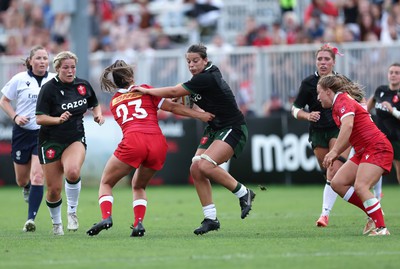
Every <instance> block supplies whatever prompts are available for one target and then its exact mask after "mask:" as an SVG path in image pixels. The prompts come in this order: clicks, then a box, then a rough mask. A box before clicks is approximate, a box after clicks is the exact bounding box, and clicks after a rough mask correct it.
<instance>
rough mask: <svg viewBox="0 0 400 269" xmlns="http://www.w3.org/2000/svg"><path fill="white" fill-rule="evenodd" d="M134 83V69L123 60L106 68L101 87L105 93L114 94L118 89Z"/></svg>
mask: <svg viewBox="0 0 400 269" xmlns="http://www.w3.org/2000/svg"><path fill="white" fill-rule="evenodd" d="M133 82H134V72H133V67H132V66H130V65H128V64H126V63H125V62H124V61H123V60H116V61H115V62H114V63H113V64H112V65H110V66H108V67H106V68H105V69H104V71H103V73H102V74H101V76H100V87H101V89H102V90H103V91H105V92H111V93H113V92H115V90H116V89H117V88H119V89H122V88H126V87H128V86H129V85H130V84H131V83H133Z"/></svg>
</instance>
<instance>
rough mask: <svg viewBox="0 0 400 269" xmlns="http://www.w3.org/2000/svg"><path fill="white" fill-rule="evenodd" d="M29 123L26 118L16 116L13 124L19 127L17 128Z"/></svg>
mask: <svg viewBox="0 0 400 269" xmlns="http://www.w3.org/2000/svg"><path fill="white" fill-rule="evenodd" d="M28 122H29V118H28V117H26V116H20V115H18V116H16V117H15V124H17V125H19V126H23V125H25V124H27V123H28Z"/></svg>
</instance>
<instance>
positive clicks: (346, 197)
mask: <svg viewBox="0 0 400 269" xmlns="http://www.w3.org/2000/svg"><path fill="white" fill-rule="evenodd" d="M349 196H350V197H349ZM343 199H344V200H345V201H347V202H349V203H350V204H353V205H355V206H356V207H358V208H360V209H361V210H362V211H364V212H365V214H367V215H368V212H367V211H366V210H365V208H364V205H363V202H362V201H361V199H360V197H358V195H357V194H356V192H355V191H354V188H353V187H350V189H349V190H348V191H347V193H346V194H345V195H344V196H343Z"/></svg>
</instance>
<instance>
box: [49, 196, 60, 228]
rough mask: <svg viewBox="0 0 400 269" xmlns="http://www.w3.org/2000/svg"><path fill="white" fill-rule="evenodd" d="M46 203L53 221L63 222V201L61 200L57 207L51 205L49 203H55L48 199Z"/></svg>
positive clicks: (56, 222)
mask: <svg viewBox="0 0 400 269" xmlns="http://www.w3.org/2000/svg"><path fill="white" fill-rule="evenodd" d="M60 201H61V200H60ZM46 203H47V208H48V209H49V212H50V217H51V221H52V222H53V224H60V223H62V220H61V205H62V203H61V202H60V204H59V205H58V206H56V207H50V206H49V204H54V203H50V202H48V201H46ZM56 203H57V202H56Z"/></svg>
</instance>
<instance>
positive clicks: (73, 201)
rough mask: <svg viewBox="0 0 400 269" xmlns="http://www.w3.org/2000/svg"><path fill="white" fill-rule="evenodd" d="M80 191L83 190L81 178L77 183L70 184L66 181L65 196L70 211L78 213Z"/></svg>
mask: <svg viewBox="0 0 400 269" xmlns="http://www.w3.org/2000/svg"><path fill="white" fill-rule="evenodd" d="M80 192H81V180H80V179H79V181H78V182H77V183H76V184H70V183H68V182H67V181H65V196H67V205H68V206H67V212H68V213H76V209H77V207H78V200H79V194H80Z"/></svg>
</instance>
